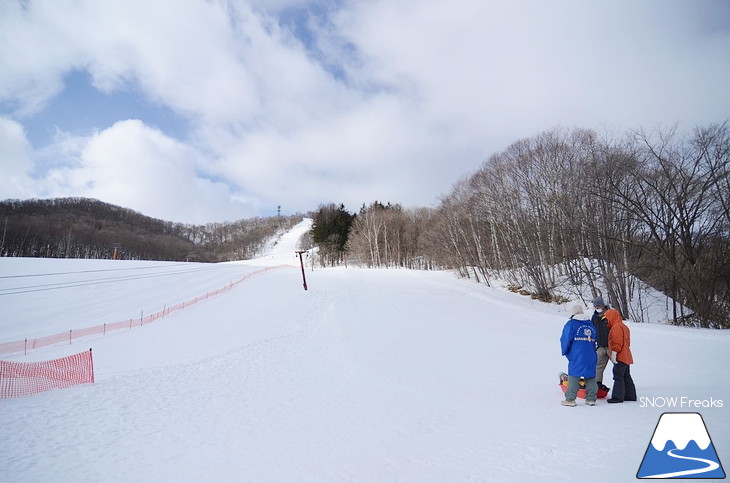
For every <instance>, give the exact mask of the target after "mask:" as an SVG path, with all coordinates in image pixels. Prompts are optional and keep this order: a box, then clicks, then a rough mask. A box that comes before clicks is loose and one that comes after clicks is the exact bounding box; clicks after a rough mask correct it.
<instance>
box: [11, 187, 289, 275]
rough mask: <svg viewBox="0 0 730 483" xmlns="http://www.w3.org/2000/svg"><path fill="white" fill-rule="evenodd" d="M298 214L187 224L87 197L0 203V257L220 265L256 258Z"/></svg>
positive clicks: (287, 227)
mask: <svg viewBox="0 0 730 483" xmlns="http://www.w3.org/2000/svg"><path fill="white" fill-rule="evenodd" d="M301 219H302V216H292V217H271V218H251V219H246V220H239V221H236V222H232V223H208V224H205V225H188V224H183V223H173V222H168V221H162V220H158V219H154V218H150V217H148V216H144V215H142V214H140V213H137V212H135V211H133V210H129V209H127V208H122V207H119V206H115V205H111V204H108V203H103V202H101V201H98V200H94V199H89V198H57V199H45V200H37V199H34V200H22V201H21V200H6V201H3V202H0V256H5V257H8V256H9V257H47V258H109V259H110V258H113V257H117V258H125V259H135V260H162V261H185V260H190V261H201V262H221V261H230V260H242V259H249V258H255V257H256V256H259V255H261V254H262V251H263V249H264V245H265V243H266V241H267V240H268V239H269V238H270V237H272V236H274V235H275V234H276V233H277V232H279V231H282V230H288V229H290V228H291V227H292V226H294V225H295V224H296V223H298V222H299V221H301Z"/></svg>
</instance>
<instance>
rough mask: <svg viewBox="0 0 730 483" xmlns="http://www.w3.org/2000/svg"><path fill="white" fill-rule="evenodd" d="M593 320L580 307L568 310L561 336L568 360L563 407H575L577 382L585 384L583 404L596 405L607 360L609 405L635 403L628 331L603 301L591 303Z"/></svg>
mask: <svg viewBox="0 0 730 483" xmlns="http://www.w3.org/2000/svg"><path fill="white" fill-rule="evenodd" d="M593 308H594V309H595V311H594V313H593V317H592V318H590V319H589V318H588V316H587V315H585V314H584V313H583V307H581V306H580V305H575V306H573V307H572V308H571V317H570V320H568V322H566V324H565V326H564V327H563V333H562V335H561V337H560V344H561V346H562V351H563V355H564V356H565V357H567V358H568V389H567V390H566V392H565V400H563V401H562V402H561V404H562V405H563V406H575V405H576V402H575V398H576V396H577V394H578V389H579V386H580V380H581V379H583V381H584V383H585V392H586V404H588V405H590V406H593V405H595V404H596V399H597V393H598V389H599V386H600V387H602V388H603V389H604V390H606V391H608V389H609V388H607V387H606V386H604V385H603V373H604V371H605V370H606V366H607V365H608V361H609V360H610V361H611V362H612V363H613V392H612V393H611V397H610V398H609V399H608V402H609V403H622V402H624V401H636V387H635V386H634V380H633V378H632V377H631V369H630V366H631V364H633V363H634V358H633V356H632V355H631V331H630V330H629V328H628V326H627V325H626V324H624V321H623V317H621V314H620V313H619V311H618V310H616V309H614V308H611V307H609V306H608V305H606V304H605V302H604V301H603V298H601V297H596V298H595V299H594V300H593Z"/></svg>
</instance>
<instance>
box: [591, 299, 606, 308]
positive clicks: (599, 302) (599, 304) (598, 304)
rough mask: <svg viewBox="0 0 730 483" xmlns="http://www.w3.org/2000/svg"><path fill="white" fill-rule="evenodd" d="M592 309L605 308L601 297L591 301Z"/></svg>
mask: <svg viewBox="0 0 730 483" xmlns="http://www.w3.org/2000/svg"><path fill="white" fill-rule="evenodd" d="M593 306H594V307H605V306H606V303H605V302H604V301H603V297H596V298H594V299H593Z"/></svg>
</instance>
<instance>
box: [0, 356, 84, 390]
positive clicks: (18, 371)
mask: <svg viewBox="0 0 730 483" xmlns="http://www.w3.org/2000/svg"><path fill="white" fill-rule="evenodd" d="M89 382H94V361H93V359H92V357H91V349H89V350H87V351H85V352H81V353H80V354H74V355H72V356H68V357H62V358H61V359H55V360H52V361H41V362H12V361H2V360H0V399H5V398H9V397H19V396H30V395H31V394H37V393H39V392H43V391H49V390H51V389H56V388H63V387H71V386H76V385H79V384H86V383H89Z"/></svg>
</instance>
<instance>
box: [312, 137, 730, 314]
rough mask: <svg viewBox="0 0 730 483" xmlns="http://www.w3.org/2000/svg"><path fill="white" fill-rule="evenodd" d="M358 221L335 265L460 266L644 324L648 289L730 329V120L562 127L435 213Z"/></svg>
mask: <svg viewBox="0 0 730 483" xmlns="http://www.w3.org/2000/svg"><path fill="white" fill-rule="evenodd" d="M333 208H334V210H335V211H337V212H340V215H339V216H344V215H343V214H342V212H346V210H344V206H340V207H339V208H338V207H336V206H335V205H324V206H321V207H320V210H319V211H318V212H317V214H316V215H315V228H318V229H319V230H320V231H322V232H323V233H324V234H321V235H320V237H319V238H317V237H315V239H314V241H315V242H316V243H318V244H320V247H322V246H323V245H322V244H321V243H320V242H321V241H322V239H323V238H324V239H326V238H327V236H328V235H327V229H326V227H327V226H328V219H327V217H326V216H323V217H322V218H321V219H320V218H319V216H320V214H321V213H323V212H328V211H329V212H330V214H331V213H332V210H333ZM350 217H351V219H350V222H349V228H348V230H347V231H346V232H341V233H339V234H338V235H337V243H336V244H331V245H327V249H326V250H325V255H324V256H325V258H326V260H327V262H328V263H337V261H338V260H342V259H343V257H345V256H348V257H350V258H351V259H353V260H355V261H358V262H360V263H361V264H363V265H365V266H370V267H387V266H402V267H409V268H424V269H428V268H450V269H455V270H458V271H459V272H460V273H461V274H462V275H463V276H468V277H476V278H477V280H479V281H480V282H484V283H487V284H489V283H490V279H493V278H494V277H495V276H497V275H499V276H501V277H504V276H505V274H508V276H509V277H511V278H512V279H513V280H514V283H515V285H516V286H518V287H519V286H524V287H529V288H530V290H531V291H532V292H534V293H535V294H536V296H537V297H539V298H541V299H543V300H551V299H553V298H554V297H555V295H556V293H557V292H558V291H559V289H560V288H561V287H560V286H559V284H560V283H561V280H565V279H566V278H567V279H568V280H570V281H571V282H572V283H573V284H575V285H581V284H584V285H586V284H587V285H588V286H590V287H591V291H592V292H593V293H594V294H598V293H601V294H602V295H605V296H607V297H608V299H609V300H610V301H611V303H612V304H613V305H615V306H616V307H617V308H618V309H619V310H620V311H621V312H622V313H623V314H625V315H627V316H629V317H632V318H634V319H635V320H636V319H638V317H633V315H634V314H632V313H631V312H632V310H633V309H632V307H634V306H635V304H632V303H631V302H632V301H631V298H632V297H633V294H634V293H635V289H636V283H637V281H643V282H645V283H647V284H649V285H651V286H652V287H654V288H656V289H658V290H660V291H662V292H663V293H665V294H666V295H667V296H668V297H669V298H670V299H671V300H672V307H671V308H670V312H671V316H670V318H671V319H673V321H674V322H675V323H678V324H685V325H693V326H700V327H716V328H728V327H730V134H729V132H728V126H727V123H723V124H716V125H711V126H708V127H699V128H696V129H695V130H694V131H693V132H691V133H689V134H685V135H680V134H678V133H677V132H676V130H674V129H669V130H656V131H650V132H646V131H643V130H638V131H632V132H629V133H626V134H625V135H622V136H615V137H609V136H603V137H600V136H599V135H598V134H597V133H596V132H594V131H590V130H585V129H553V130H549V131H546V132H543V133H540V134H538V135H536V136H534V137H531V138H526V139H522V140H519V141H517V142H515V143H513V144H512V145H510V146H509V147H507V149H505V150H504V151H503V152H500V153H496V154H494V155H492V156H491V157H490V158H489V159H487V160H486V161H485V162H484V163H483V164H482V166H481V167H480V168H479V169H478V170H477V171H476V172H475V173H473V174H472V175H470V176H468V177H465V178H464V179H462V180H461V181H459V182H458V183H456V185H455V186H453V188H452V190H451V192H450V193H449V194H448V195H446V196H444V197H443V198H442V199H441V200H440V203H439V205H438V206H437V207H436V208H434V209H424V208H420V209H404V208H402V207H401V206H400V205H392V204H390V203H388V204H386V205H383V204H382V203H380V202H374V203H372V204H370V205H369V206H365V205H363V207H362V208H361V209H360V211H359V213H357V214H355V215H350ZM323 227H324V228H323ZM343 240H344V241H343ZM602 287H604V288H605V290H606V291H607V293H606V294H603V293H602Z"/></svg>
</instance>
